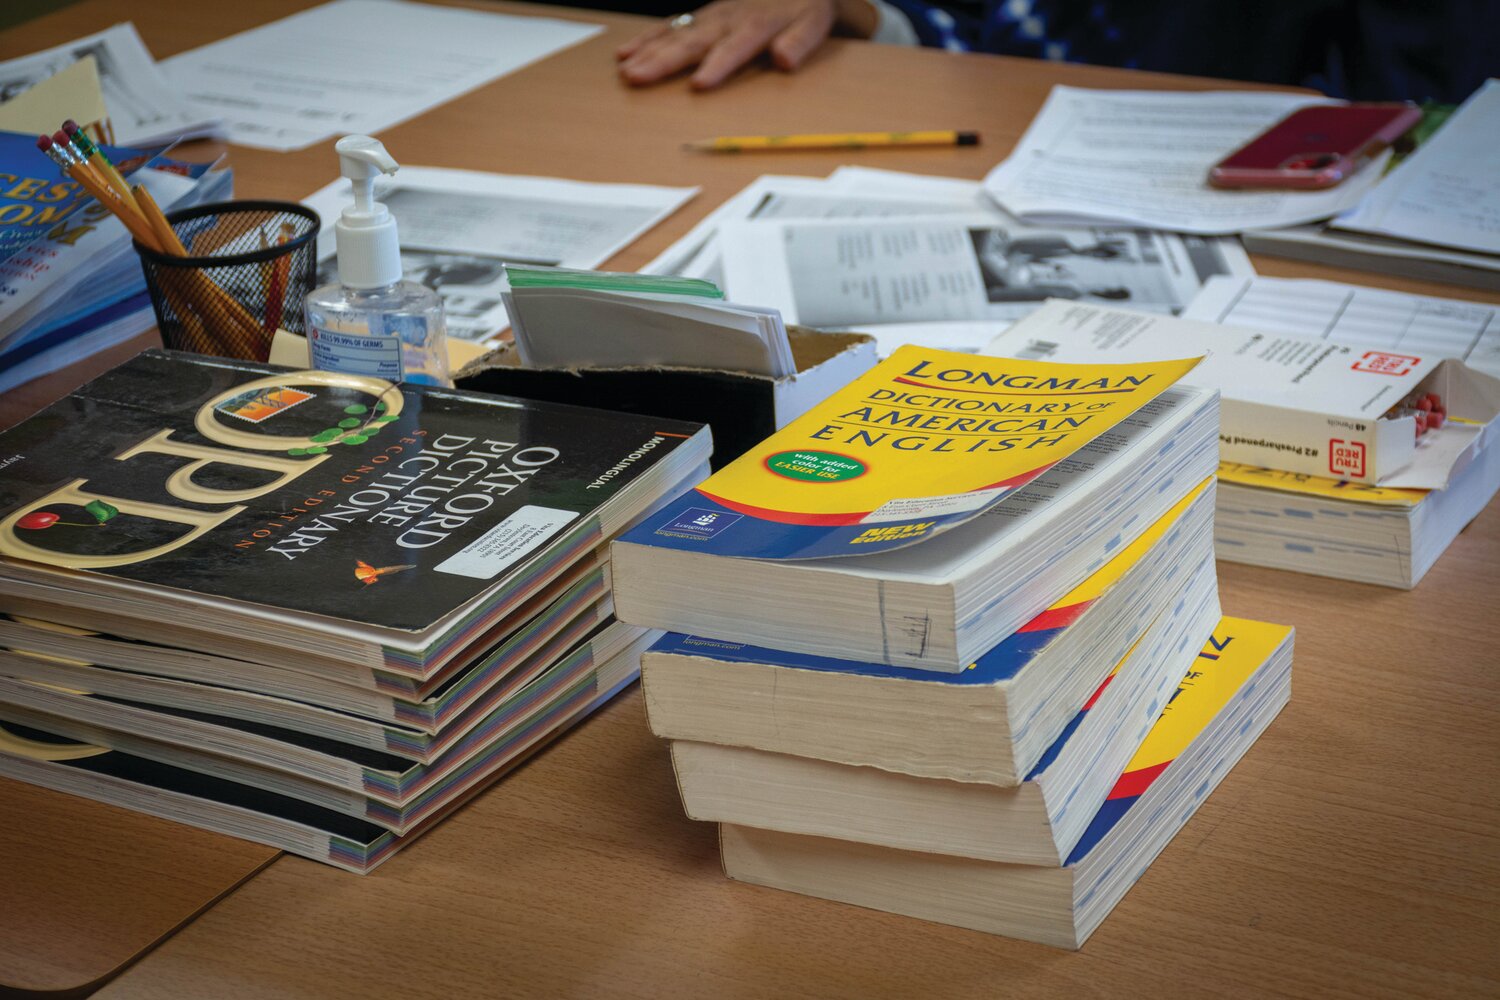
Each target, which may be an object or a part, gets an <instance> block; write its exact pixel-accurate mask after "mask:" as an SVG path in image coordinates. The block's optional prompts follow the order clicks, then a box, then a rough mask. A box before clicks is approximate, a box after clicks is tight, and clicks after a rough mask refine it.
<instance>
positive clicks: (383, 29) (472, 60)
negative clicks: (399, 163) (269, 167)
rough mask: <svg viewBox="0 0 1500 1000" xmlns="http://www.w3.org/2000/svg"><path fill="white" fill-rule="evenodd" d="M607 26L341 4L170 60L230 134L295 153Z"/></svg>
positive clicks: (392, 118)
mask: <svg viewBox="0 0 1500 1000" xmlns="http://www.w3.org/2000/svg"><path fill="white" fill-rule="evenodd" d="M603 30H604V29H603V28H602V27H601V26H600V25H596V24H580V23H578V22H576V21H560V20H554V19H552V18H544V17H519V16H515V15H510V14H496V13H490V12H487V11H478V10H460V9H456V8H452V7H436V6H431V5H429V4H421V3H405V2H402V0H333V2H332V3H326V4H323V5H322V6H320V7H314V8H312V9H310V10H305V11H302V12H301V13H298V14H293V15H292V16H291V17H286V18H282V19H281V20H280V21H273V22H271V23H270V24H267V25H263V26H261V27H259V28H255V29H252V30H250V31H246V32H242V33H240V34H238V35H231V36H230V37H228V38H225V39H221V40H220V41H217V42H213V43H210V44H208V45H205V46H203V47H202V48H199V49H194V50H192V51H191V52H185V53H183V54H182V55H180V56H176V57H175V58H172V59H169V60H167V61H166V62H165V63H164V64H163V65H164V66H165V68H166V71H167V75H168V76H169V77H170V78H171V80H172V82H173V83H174V84H175V85H176V86H177V87H178V88H179V89H180V90H181V91H182V92H183V93H184V94H185V95H186V96H187V97H188V99H189V100H191V101H192V102H193V103H194V104H196V105H197V106H198V107H199V108H201V109H204V110H205V111H206V112H211V113H213V114H216V115H222V116H223V117H224V119H225V121H226V123H227V125H228V131H229V139H230V141H231V142H237V143H239V144H241V145H244V146H254V147H257V148H259V149H277V150H290V149H302V148H304V147H306V146H310V145H312V144H313V143H315V142H319V141H321V140H323V139H326V138H328V137H329V136H331V135H334V134H336V133H337V134H347V133H352V132H358V133H367V134H369V133H375V132H379V131H380V130H382V129H386V128H389V127H391V126H392V125H395V124H397V123H398V122H402V121H405V120H406V119H408V118H411V117H412V116H414V115H417V114H420V113H422V112H423V111H426V110H427V109H428V108H431V107H433V106H435V105H438V104H441V103H442V102H444V101H448V100H451V99H452V98H454V97H457V96H458V95H459V94H462V93H464V92H465V91H469V90H473V89H474V88H475V87H479V86H481V85H483V84H486V83H488V82H490V81H491V80H494V79H496V78H497V77H500V76H504V75H505V74H507V73H511V72H514V71H515V70H518V69H520V68H521V67H523V66H526V65H528V64H529V63H533V62H536V61H537V60H538V59H543V58H545V57H547V56H549V55H552V54H553V53H555V52H558V51H560V50H562V49H565V48H567V47H568V46H570V45H575V44H577V43H578V42H581V41H583V40H584V39H586V38H589V37H591V36H593V35H595V34H598V33H599V32H600V31H603ZM518 113H520V112H518Z"/></svg>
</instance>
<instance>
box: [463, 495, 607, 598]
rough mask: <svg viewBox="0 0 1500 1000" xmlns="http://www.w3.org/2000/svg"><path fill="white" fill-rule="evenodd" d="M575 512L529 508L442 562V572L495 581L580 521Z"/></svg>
mask: <svg viewBox="0 0 1500 1000" xmlns="http://www.w3.org/2000/svg"><path fill="white" fill-rule="evenodd" d="M577 516H578V514H577V513H576V512H574V511H571V510H554V509H553V508H551V507H535V506H530V505H528V506H526V507H522V508H521V509H520V510H518V511H516V512H515V513H514V514H512V515H511V516H510V517H507V518H506V519H505V520H503V521H501V522H500V523H499V524H497V525H495V526H494V527H493V528H491V529H490V530H489V531H486V532H485V533H484V534H482V535H480V536H479V537H478V538H476V539H474V541H472V542H470V543H469V544H468V545H465V546H464V547H463V548H461V549H459V550H458V551H457V552H455V553H453V555H451V556H449V557H448V558H447V559H444V560H443V561H442V562H440V563H438V564H437V566H436V569H437V571H438V572H439V573H450V574H452V575H453V576H468V577H473V578H474V579H476V580H489V579H492V578H493V577H494V576H495V574H496V573H499V572H500V571H502V570H505V569H508V568H509V567H511V566H512V565H514V564H515V563H516V562H517V561H518V560H520V559H522V558H523V557H525V556H527V555H530V554H531V552H532V550H534V549H535V548H536V547H537V546H539V545H541V544H542V543H543V542H545V541H547V540H548V539H549V538H551V537H552V535H553V534H554V533H555V532H556V531H557V529H559V528H561V527H562V526H563V525H565V524H567V523H568V522H569V521H571V520H573V519H574V518H576V517H577Z"/></svg>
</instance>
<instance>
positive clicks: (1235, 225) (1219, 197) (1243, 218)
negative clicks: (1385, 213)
mask: <svg viewBox="0 0 1500 1000" xmlns="http://www.w3.org/2000/svg"><path fill="white" fill-rule="evenodd" d="M1327 103H1332V102H1330V101H1329V100H1328V99H1327V98H1324V97H1316V96H1308V95H1305V94H1275V93H1263V92H1254V91H1249V92H1239V91H1209V92H1205V93H1177V92H1165V91H1131V90H1083V89H1079V88H1076V87H1061V86H1059V87H1053V88H1052V93H1051V94H1050V95H1049V96H1048V97H1047V101H1046V103H1045V104H1043V105H1042V110H1041V111H1040V112H1038V113H1037V116H1036V118H1035V119H1034V120H1033V121H1032V123H1031V126H1030V127H1029V128H1028V129H1027V130H1026V134H1025V135H1024V136H1022V138H1021V142H1020V143H1019V144H1018V145H1017V146H1016V149H1015V151H1014V152H1013V153H1012V154H1011V155H1010V157H1009V158H1008V159H1006V160H1005V162H1004V163H1001V164H1000V165H999V166H997V167H996V168H995V169H994V170H992V171H990V174H989V176H988V177H986V178H985V181H984V186H985V190H987V191H988V192H989V193H990V195H991V196H992V197H993V198H995V200H996V201H998V202H999V203H1000V204H1001V205H1002V206H1004V207H1005V208H1006V209H1007V210H1009V211H1010V212H1011V213H1012V214H1014V215H1016V216H1018V217H1020V218H1021V219H1023V220H1025V221H1028V222H1034V223H1039V222H1042V221H1058V222H1067V221H1071V222H1075V223H1077V222H1079V221H1096V222H1097V221H1107V222H1115V223H1130V224H1134V225H1141V226H1150V227H1152V228H1156V229H1168V230H1176V231H1178V232H1184V233H1204V234H1213V233H1237V232H1242V231H1244V230H1246V229H1272V228H1280V227H1283V226H1292V225H1297V224H1300V223H1304V222H1314V221H1316V220H1319V219H1326V218H1329V217H1330V216H1334V215H1337V214H1339V213H1340V212H1342V211H1344V210H1345V209H1348V208H1350V207H1351V206H1353V205H1354V204H1355V203H1356V202H1358V201H1359V199H1360V197H1361V196H1363V195H1364V193H1365V192H1366V191H1368V190H1369V189H1370V187H1371V186H1372V185H1373V184H1375V182H1376V181H1377V180H1378V179H1379V178H1380V173H1381V170H1382V169H1383V167H1384V165H1385V160H1386V159H1388V158H1389V154H1388V153H1386V154H1382V155H1381V157H1379V158H1377V159H1375V160H1373V161H1371V162H1370V163H1369V164H1367V165H1366V166H1365V167H1364V169H1362V170H1360V171H1359V172H1358V173H1356V174H1355V175H1354V176H1353V177H1350V178H1349V179H1348V180H1346V181H1344V182H1343V183H1342V184H1339V185H1338V186H1336V187H1333V188H1330V189H1328V190H1325V191H1220V190H1216V189H1214V188H1212V187H1210V186H1209V184H1208V170H1209V167H1211V166H1213V164H1215V163H1217V162H1218V161H1219V160H1221V159H1223V158H1224V157H1225V156H1227V155H1228V154H1229V153H1231V152H1233V151H1234V150H1235V149H1237V148H1238V147H1239V146H1241V145H1243V144H1244V143H1245V142H1247V141H1248V140H1250V139H1252V138H1254V137H1255V136H1256V135H1258V134H1259V133H1260V132H1262V131H1264V130H1265V129H1267V128H1268V127H1270V126H1271V125H1273V124H1275V123H1276V122H1277V121H1279V120H1280V119H1281V118H1283V117H1285V116H1286V115H1287V114H1288V113H1290V112H1291V111H1294V110H1296V109H1297V108H1300V107H1303V106H1305V105H1309V104H1327Z"/></svg>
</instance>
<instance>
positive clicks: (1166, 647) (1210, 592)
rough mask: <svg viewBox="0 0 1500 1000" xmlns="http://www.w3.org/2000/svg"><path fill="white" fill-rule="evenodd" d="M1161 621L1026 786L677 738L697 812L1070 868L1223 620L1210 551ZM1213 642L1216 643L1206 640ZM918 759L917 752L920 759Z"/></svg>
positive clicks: (680, 775) (680, 770) (678, 765)
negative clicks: (1070, 859)
mask: <svg viewBox="0 0 1500 1000" xmlns="http://www.w3.org/2000/svg"><path fill="white" fill-rule="evenodd" d="M1178 582H1179V585H1181V590H1180V594H1179V597H1178V599H1177V600H1175V601H1174V602H1173V604H1172V606H1171V607H1170V608H1168V609H1167V610H1166V611H1164V612H1162V613H1161V614H1160V615H1158V616H1157V618H1156V620H1155V621H1153V622H1152V623H1151V624H1150V626H1149V627H1148V628H1147V629H1146V632H1145V634H1143V635H1142V636H1141V637H1140V638H1139V639H1138V640H1137V641H1136V642H1135V643H1134V644H1133V645H1132V647H1131V649H1130V650H1129V651H1128V652H1127V653H1126V655H1125V656H1124V658H1123V659H1121V660H1120V662H1119V663H1117V664H1116V665H1115V666H1114V668H1113V670H1112V672H1111V673H1110V674H1109V676H1108V677H1106V678H1105V679H1104V681H1103V682H1102V683H1101V684H1100V685H1099V686H1098V688H1097V689H1096V690H1095V691H1094V692H1093V693H1092V694H1091V695H1090V696H1089V699H1088V700H1087V701H1086V702H1084V703H1083V704H1082V707H1078V705H1077V703H1076V702H1075V703H1074V707H1075V709H1076V711H1075V714H1074V716H1073V718H1072V719H1071V720H1070V721H1069V722H1068V725H1067V727H1066V728H1065V729H1064V730H1063V731H1062V733H1061V735H1059V736H1058V737H1057V739H1056V740H1055V741H1054V742H1053V744H1052V745H1051V746H1050V747H1048V748H1047V751H1046V753H1045V754H1043V755H1042V758H1041V760H1039V761H1037V763H1036V765H1035V766H1034V767H1032V768H1031V770H1030V772H1029V773H1028V774H1026V775H1025V780H1024V781H1022V782H1021V783H1020V784H1019V785H1015V784H1011V785H1008V786H1006V785H998V784H996V783H990V782H976V781H950V780H943V779H937V778H924V777H914V776H912V775H910V774H906V773H897V772H895V771H889V770H882V769H880V768H873V767H854V766H850V765H848V764H840V763H835V762H832V761H826V760H815V759H812V758H808V757H794V756H790V755H787V754H779V753H766V752H764V751H761V750H751V749H748V748H745V747H729V746H721V745H718V744H715V743H701V742H692V741H687V740H676V741H673V743H672V764H673V767H674V769H675V770H676V773H677V787H678V789H679V791H680V792H681V794H682V803H683V807H684V808H685V809H686V810H687V814H688V817H689V818H690V819H699V820H716V821H719V822H726V823H734V824H738V825H743V826H753V827H757V828H759V829H766V830H780V831H782V832H785V833H803V834H810V835H813V836H820V837H833V838H836V839H838V840H845V841H855V842H859V843H866V844H881V845H884V846H888V847H896V848H900V849H902V850H912V851H923V852H929V853H935V854H952V855H956V856H959V857H968V858H981V859H984V860H989V861H1011V862H1016V863H1020V864H1036V865H1057V864H1061V863H1062V862H1063V860H1064V859H1066V858H1067V857H1068V855H1069V854H1070V853H1071V852H1072V850H1073V847H1074V845H1076V844H1077V843H1078V841H1079V839H1080V838H1081V837H1083V835H1084V832H1085V830H1086V829H1087V827H1088V824H1089V822H1090V820H1091V819H1092V817H1093V816H1094V814H1095V812H1096V811H1097V810H1098V809H1099V808H1100V806H1102V805H1103V803H1104V801H1105V796H1106V795H1107V794H1108V793H1109V790H1110V786H1111V785H1113V784H1114V780H1115V777H1116V776H1117V775H1119V773H1120V771H1121V769H1122V768H1123V767H1124V766H1125V763H1126V762H1127V761H1128V760H1129V759H1130V757H1131V755H1132V754H1133V753H1134V752H1135V750H1136V748H1137V747H1139V746H1140V745H1141V741H1142V740H1143V739H1144V738H1145V736H1146V733H1147V731H1148V730H1150V728H1151V726H1152V724H1153V723H1154V722H1155V721H1156V719H1157V717H1158V716H1159V715H1160V714H1161V710H1162V708H1163V706H1164V705H1165V704H1166V702H1167V699H1168V698H1170V697H1171V695H1172V691H1173V689H1174V688H1175V687H1176V686H1177V685H1178V684H1179V683H1180V682H1181V681H1182V679H1183V677H1184V675H1186V674H1187V673H1188V672H1189V670H1191V669H1192V667H1193V663H1194V659H1195V657H1199V656H1201V655H1202V654H1201V653H1200V652H1199V651H1200V650H1203V649H1207V650H1208V651H1209V652H1210V654H1212V653H1213V651H1214V645H1213V643H1214V641H1217V640H1211V639H1210V638H1209V637H1210V635H1211V633H1212V632H1213V631H1214V628H1215V627H1216V626H1217V625H1218V624H1219V601H1218V592H1217V587H1216V586H1215V583H1214V566H1213V556H1212V554H1211V553H1209V552H1207V551H1206V547H1205V552H1204V554H1203V557H1202V558H1201V559H1200V561H1199V563H1198V565H1197V567H1196V568H1194V569H1193V570H1192V572H1191V574H1190V575H1189V576H1188V578H1187V579H1186V580H1185V581H1184V580H1179V581H1178ZM1206 641H1207V642H1208V645H1207V646H1205V645H1204V643H1205V642H1206ZM914 756H915V755H914Z"/></svg>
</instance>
